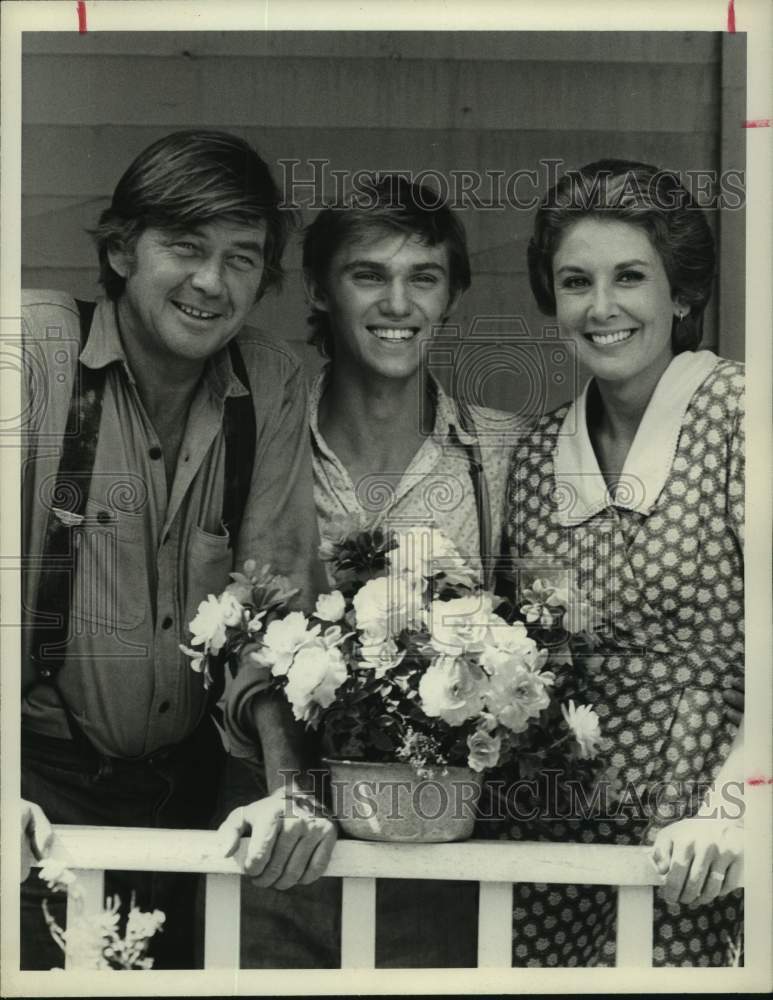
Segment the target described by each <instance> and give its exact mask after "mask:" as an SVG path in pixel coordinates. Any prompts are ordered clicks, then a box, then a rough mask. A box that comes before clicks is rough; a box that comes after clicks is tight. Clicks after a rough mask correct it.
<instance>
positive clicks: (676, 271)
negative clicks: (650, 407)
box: [528, 160, 715, 354]
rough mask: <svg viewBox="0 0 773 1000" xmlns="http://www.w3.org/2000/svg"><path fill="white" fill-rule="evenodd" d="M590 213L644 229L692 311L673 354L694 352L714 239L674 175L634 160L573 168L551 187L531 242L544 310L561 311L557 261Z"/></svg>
mask: <svg viewBox="0 0 773 1000" xmlns="http://www.w3.org/2000/svg"><path fill="white" fill-rule="evenodd" d="M588 216H596V217H601V218H604V219H612V220H615V221H621V222H628V223H631V224H632V225H635V226H639V227H640V228H642V229H643V230H644V231H645V232H646V234H647V236H648V237H649V239H650V242H651V243H652V245H653V247H654V248H655V250H656V251H657V252H658V254H659V255H660V259H661V260H662V261H663V267H664V270H665V272H666V275H667V277H668V280H669V283H670V286H671V294H672V296H673V297H674V298H676V299H678V300H679V301H681V302H683V303H684V305H685V307H689V312H688V313H687V315H686V316H685V317H684V318H683V319H681V320H679V319H677V318H676V317H674V321H673V325H672V328H671V344H672V347H673V350H674V353H675V354H679V353H680V352H682V351H688V350H689V351H694V350H696V349H697V347H698V344H699V343H700V340H701V334H702V331H703V311H704V309H705V308H706V303H707V302H708V300H709V297H710V295H711V289H712V285H713V281H714V273H715V253H714V238H713V236H712V234H711V230H710V229H709V226H708V223H707V221H706V217H705V215H704V214H703V212H702V210H701V209H700V208H699V207H698V205H697V204H696V202H695V200H694V199H693V197H692V195H691V194H690V193H689V191H687V189H686V188H685V187H684V186H683V185H682V184H681V182H680V180H679V176H678V174H677V173H675V172H673V171H668V170H661V169H659V168H658V167H654V166H650V165H649V164H646V163H637V162H635V161H631V160H598V161H597V162H595V163H589V164H588V165H587V166H585V167H580V169H579V170H571V171H569V172H568V173H566V174H564V176H563V177H562V178H561V179H560V180H559V181H558V183H557V184H556V185H555V186H554V187H552V188H551V189H550V191H549V192H548V194H547V196H546V197H545V200H544V201H543V202H542V204H541V205H540V207H539V209H538V211H537V216H536V219H535V221H534V235H533V236H532V239H531V241H530V242H529V249H528V263H529V280H530V282H531V289H532V292H533V293H534V297H535V299H536V300H537V305H538V306H539V308H540V310H541V311H542V312H543V313H545V314H546V315H548V316H555V314H556V296H555V290H554V287H553V258H554V256H555V253H556V251H557V250H558V245H559V243H560V241H561V239H562V238H563V235H564V234H565V232H566V231H567V230H568V229H569V228H570V227H571V226H572V225H573V224H574V223H575V222H577V221H579V220H580V219H583V218H587V217H588Z"/></svg>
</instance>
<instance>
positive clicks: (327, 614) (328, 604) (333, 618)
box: [314, 590, 346, 622]
mask: <svg viewBox="0 0 773 1000" xmlns="http://www.w3.org/2000/svg"><path fill="white" fill-rule="evenodd" d="M345 611H346V601H345V600H344V595H343V594H342V593H341V591H340V590H334V591H333V592H332V594H320V595H319V597H318V598H317V606H316V607H315V608H314V615H315V617H317V618H319V619H321V620H322V621H323V622H338V621H340V620H341V619H342V618H343V616H344V612H345Z"/></svg>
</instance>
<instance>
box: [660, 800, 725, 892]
mask: <svg viewBox="0 0 773 1000" xmlns="http://www.w3.org/2000/svg"><path fill="white" fill-rule="evenodd" d="M652 862H653V864H654V865H655V868H656V869H657V871H658V872H659V873H660V874H661V875H665V876H666V878H665V882H664V883H663V887H662V892H663V898H664V899H665V900H666V902H667V903H694V902H698V903H702V904H705V903H711V902H713V900H715V899H716V898H717V896H724V895H726V894H727V893H728V892H732V891H733V889H737V888H738V887H739V886H740V885H741V883H742V878H743V826H742V825H741V824H739V822H738V821H737V820H735V821H728V820H724V819H712V818H709V817H707V816H693V817H691V818H690V819H682V820H679V821H678V822H677V823H671V824H670V825H669V826H667V827H664V828H663V829H662V830H661V831H660V833H659V834H658V835H657V837H656V839H655V843H654V845H653V848H652Z"/></svg>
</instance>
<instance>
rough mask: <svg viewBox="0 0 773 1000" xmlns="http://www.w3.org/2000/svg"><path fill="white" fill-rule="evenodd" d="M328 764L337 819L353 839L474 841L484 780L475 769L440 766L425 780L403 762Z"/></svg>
mask: <svg viewBox="0 0 773 1000" xmlns="http://www.w3.org/2000/svg"><path fill="white" fill-rule="evenodd" d="M325 764H326V765H327V767H328V770H329V771H330V779H331V791H332V798H333V809H334V812H335V814H336V819H337V820H338V822H339V824H340V826H341V828H342V829H343V831H344V832H345V833H347V834H348V835H349V836H350V837H355V838H357V839H358V840H389V841H399V842H407V843H416V844H439V843H448V842H450V841H452V840H466V839H467V838H468V837H471V836H472V831H473V828H474V825H475V806H476V804H477V801H478V797H479V795H480V789H481V783H482V776H481V775H480V774H477V773H476V772H475V771H471V770H470V769H469V768H466V767H442V766H435V767H433V768H431V771H432V774H431V776H429V775H427V776H425V777H420V776H419V775H418V774H417V773H416V771H415V770H414V768H413V767H412V766H411V765H410V764H407V763H402V762H396V763H370V762H368V761H352V760H332V759H329V758H326V759H325Z"/></svg>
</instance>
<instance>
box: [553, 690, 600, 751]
mask: <svg viewBox="0 0 773 1000" xmlns="http://www.w3.org/2000/svg"><path fill="white" fill-rule="evenodd" d="M561 713H562V714H563V716H564V719H566V724H567V725H568V726H569V728H570V729H571V731H572V735H573V736H574V738H575V739H576V740H577V743H578V745H579V747H580V756H581V757H585V758H593V757H595V756H596V753H597V751H598V745H599V743H600V742H601V729H600V727H599V717H598V715H596V713H595V712H594V710H593V708H592V706H591V705H578V706H577V707H576V708H575V705H574V702H573V701H570V702H569V704H568V705H562V706H561Z"/></svg>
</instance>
